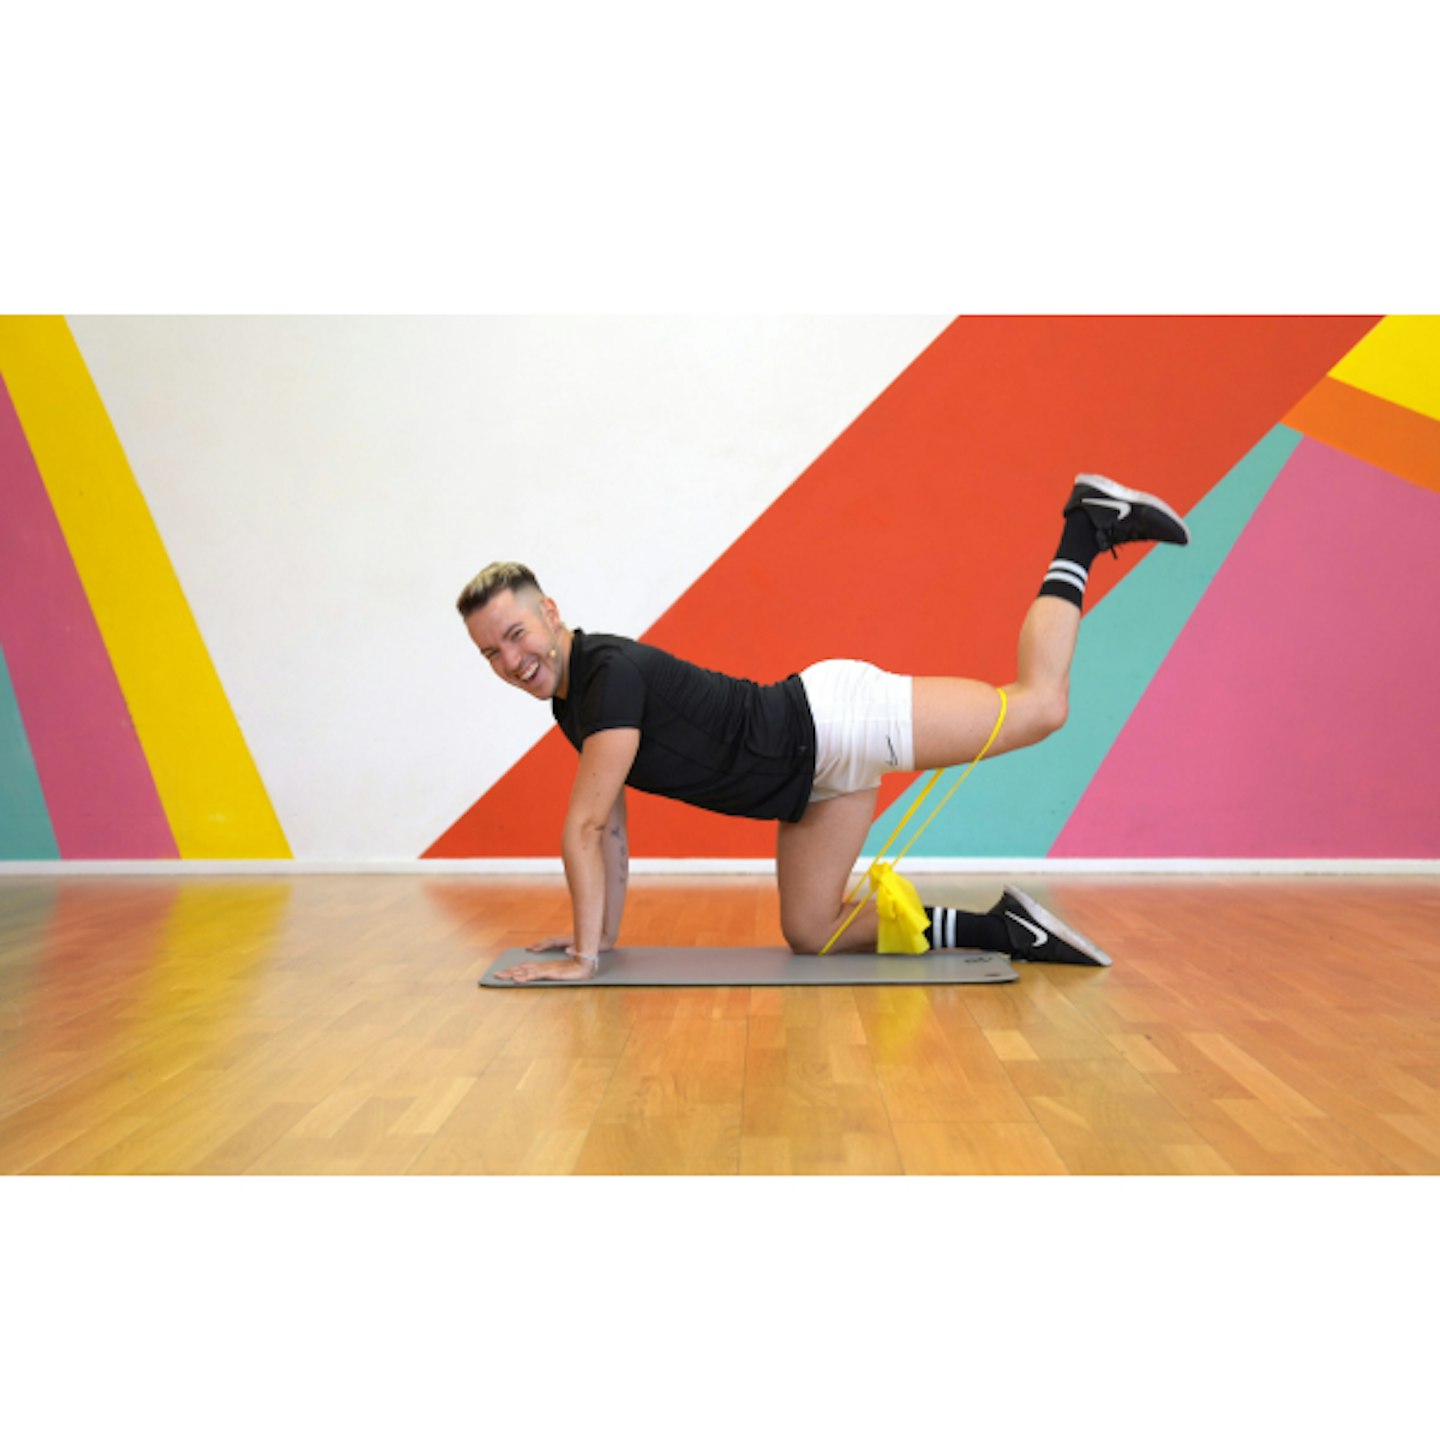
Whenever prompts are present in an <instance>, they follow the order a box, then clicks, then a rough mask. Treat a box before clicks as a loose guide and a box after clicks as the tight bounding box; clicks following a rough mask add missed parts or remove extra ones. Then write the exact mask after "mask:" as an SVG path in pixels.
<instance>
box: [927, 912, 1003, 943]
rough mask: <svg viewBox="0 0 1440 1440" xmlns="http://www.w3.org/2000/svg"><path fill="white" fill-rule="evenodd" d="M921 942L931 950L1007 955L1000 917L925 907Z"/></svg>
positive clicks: (1001, 917) (1001, 916) (1001, 918)
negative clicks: (924, 928)
mask: <svg viewBox="0 0 1440 1440" xmlns="http://www.w3.org/2000/svg"><path fill="white" fill-rule="evenodd" d="M925 918H926V919H927V920H929V922H930V924H929V925H928V926H927V927H926V930H925V938H926V939H927V940H928V941H929V942H930V948H931V949H932V950H1001V951H1003V952H1004V953H1005V954H1007V955H1008V954H1009V953H1010V931H1009V929H1008V928H1007V927H1006V924H1005V917H1004V916H1003V915H976V914H974V913H973V912H972V911H970V910H947V909H946V908H945V907H944V906H943V905H927V906H926V907H925Z"/></svg>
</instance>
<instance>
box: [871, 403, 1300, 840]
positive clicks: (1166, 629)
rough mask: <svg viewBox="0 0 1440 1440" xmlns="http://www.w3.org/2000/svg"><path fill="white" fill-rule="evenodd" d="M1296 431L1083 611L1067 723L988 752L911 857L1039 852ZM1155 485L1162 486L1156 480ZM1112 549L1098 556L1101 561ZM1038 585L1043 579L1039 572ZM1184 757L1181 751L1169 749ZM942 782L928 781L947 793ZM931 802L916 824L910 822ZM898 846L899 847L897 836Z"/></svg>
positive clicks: (889, 816) (1216, 491) (896, 813)
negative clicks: (1024, 744) (1023, 745)
mask: <svg viewBox="0 0 1440 1440" xmlns="http://www.w3.org/2000/svg"><path fill="white" fill-rule="evenodd" d="M1302 438H1303V437H1302V436H1300V435H1299V434H1298V433H1297V432H1295V431H1294V430H1290V429H1288V428H1286V427H1285V426H1283V425H1277V426H1276V427H1275V428H1274V429H1273V430H1271V431H1270V432H1269V434H1267V435H1266V436H1265V438H1264V439H1263V440H1261V441H1260V443H1259V444H1258V445H1256V446H1255V448H1254V449H1253V450H1251V451H1250V453H1249V454H1248V455H1246V456H1245V458H1244V459H1243V460H1241V461H1240V463H1239V464H1238V465H1236V466H1235V468H1234V469H1233V470H1231V471H1230V473H1229V474H1228V475H1226V476H1225V478H1224V479H1223V480H1221V481H1220V482H1219V484H1217V485H1216V486H1215V487H1214V488H1213V489H1212V490H1211V491H1210V493H1209V494H1208V495H1206V497H1205V498H1204V499H1203V500H1202V501H1201V502H1200V503H1199V504H1198V505H1196V506H1195V508H1194V509H1193V510H1191V512H1190V514H1189V515H1188V516H1187V517H1186V518H1187V521H1188V523H1189V525H1190V533H1191V539H1190V544H1189V545H1188V546H1187V547H1186V548H1185V549H1183V550H1176V549H1173V548H1172V547H1170V546H1164V545H1162V546H1157V547H1156V548H1155V549H1154V550H1153V551H1152V552H1151V553H1150V554H1149V555H1147V556H1146V557H1145V559H1144V560H1142V561H1141V562H1140V564H1138V565H1137V566H1136V567H1135V568H1134V570H1132V571H1131V572H1130V574H1129V575H1128V576H1127V577H1126V578H1125V580H1124V581H1123V582H1122V583H1121V584H1120V585H1118V586H1117V587H1116V588H1115V589H1114V590H1112V591H1111V592H1110V593H1109V594H1108V595H1106V596H1105V597H1104V598H1103V600H1101V601H1100V602H1099V603H1098V604H1097V605H1096V606H1095V608H1094V609H1093V610H1092V611H1090V612H1088V613H1087V614H1086V617H1085V622H1084V624H1083V625H1082V626H1081V627H1080V644H1079V648H1078V650H1077V652H1076V656H1075V663H1074V665H1073V667H1072V669H1071V672H1070V722H1069V724H1067V725H1066V726H1065V728H1064V729H1063V730H1061V731H1060V733H1059V734H1058V735H1054V736H1052V737H1051V738H1050V739H1049V740H1046V741H1045V742H1044V743H1043V744H1041V745H1036V746H1032V747H1031V748H1030V749H1028V750H1017V751H1014V752H1013V753H1012V754H1009V755H1002V756H1000V757H999V758H998V759H995V760H987V761H985V762H984V763H983V764H981V765H979V766H977V767H976V769H975V771H974V773H973V774H972V775H971V776H970V778H969V779H968V780H967V781H966V782H965V784H964V785H963V786H961V787H960V789H959V790H957V791H956V792H955V798H954V799H953V800H952V801H951V802H950V804H949V805H947V806H946V807H945V809H944V810H943V811H942V812H941V813H940V815H939V816H938V817H937V818H936V820H935V823H934V824H933V825H931V826H930V828H929V829H928V830H926V832H925V834H924V835H923V836H922V837H921V838H920V840H919V842H918V843H917V844H916V846H915V848H914V849H913V850H912V851H911V852H910V853H911V854H912V855H930V856H948V855H955V856H989V857H997V856H998V857H1007V858H1008V857H1011V856H1016V857H1024V856H1033V857H1039V856H1044V855H1047V854H1048V853H1049V851H1050V848H1051V846H1053V845H1054V843H1055V841H1056V839H1057V838H1058V836H1059V834H1060V832H1061V830H1063V829H1064V828H1065V823H1066V821H1068V820H1069V818H1070V813H1071V811H1072V810H1074V808H1075V806H1076V805H1077V804H1078V803H1079V802H1080V798H1081V796H1082V795H1084V793H1085V791H1086V790H1087V789H1088V788H1089V786H1090V783H1091V781H1092V780H1093V779H1094V778H1095V774H1096V772H1097V771H1098V770H1099V768H1100V766H1101V764H1102V763H1103V761H1104V759H1105V756H1106V755H1107V754H1108V752H1109V750H1110V747H1111V746H1112V745H1113V744H1114V743H1115V740H1116V738H1117V737H1118V736H1119V734H1120V732H1121V730H1123V729H1124V728H1125V725H1126V723H1127V722H1128V721H1129V719H1130V716H1131V714H1132V712H1133V711H1134V709H1135V706H1136V705H1137V704H1139V702H1140V697H1141V696H1142V695H1143V694H1144V693H1145V691H1146V689H1147V687H1148V686H1149V684H1150V682H1151V681H1152V680H1153V679H1154V678H1155V675H1156V673H1157V672H1158V671H1159V669H1160V666H1161V665H1162V664H1163V663H1164V661H1165V657H1166V656H1167V655H1168V654H1169V653H1170V648H1171V646H1172V645H1174V643H1175V641H1176V639H1177V638H1178V637H1179V635H1180V632H1181V631H1182V630H1183V629H1184V628H1185V626H1186V624H1187V623H1188V622H1189V619H1190V616H1191V615H1192V614H1193V612H1194V610H1195V607H1196V605H1198V604H1199V603H1200V600H1201V597H1202V596H1203V595H1204V594H1205V591H1206V590H1207V589H1208V588H1209V587H1210V583H1211V582H1212V581H1213V580H1214V578H1215V576H1216V575H1217V574H1218V573H1219V571H1220V567H1221V566H1222V565H1223V564H1224V563H1225V560H1226V558H1227V557H1228V555H1229V554H1230V550H1231V547H1232V546H1233V545H1234V544H1235V542H1236V540H1237V539H1239V537H1240V532H1241V531H1242V530H1244V528H1245V526H1246V525H1247V524H1249V522H1250V517H1251V516H1252V515H1253V514H1254V513H1255V509H1256V507H1257V506H1258V505H1259V504H1260V502H1261V500H1263V499H1264V498H1265V495H1266V492H1267V491H1268V490H1269V489H1270V486H1271V485H1272V484H1273V483H1274V480H1275V477H1276V476H1277V475H1279V473H1280V471H1281V470H1282V469H1283V468H1284V466H1285V463H1286V462H1287V461H1288V460H1289V459H1290V456H1291V455H1292V454H1293V453H1294V451H1295V449H1296V447H1297V446H1298V445H1299V444H1300V441H1301V439H1302ZM1158 488H1159V489H1160V490H1161V491H1162V492H1163V489H1164V486H1163V485H1160V486H1159V487H1158ZM1107 558H1108V557H1106V556H1104V555H1102V556H1101V557H1100V558H1099V560H1097V561H1096V564H1097V565H1104V564H1105V563H1106V560H1107ZM1035 585H1036V589H1037V591H1038V589H1039V585H1040V577H1039V576H1038V575H1037V576H1036V580H1035ZM1176 763H1177V764H1178V763H1185V761H1184V757H1177V762H1176ZM926 778H928V777H927V776H921V777H920V778H919V779H917V780H916V781H915V782H914V783H913V784H912V785H910V786H909V787H908V788H907V789H906V791H905V793H904V794H903V795H902V796H901V797H900V798H899V799H898V800H897V801H896V802H895V803H894V804H893V805H891V806H889V807H888V808H887V809H886V810H885V811H884V812H883V813H882V814H881V816H880V817H879V819H878V820H877V821H876V822H875V824H874V825H873V826H872V827H871V829H870V834H869V836H868V837H867V839H866V843H865V853H866V854H867V855H871V854H874V853H875V847H877V846H879V845H881V844H883V843H884V841H885V839H886V837H887V836H888V835H889V833H890V830H891V828H892V827H893V826H894V825H896V824H897V823H898V822H899V819H900V817H901V815H903V814H904V813H905V807H906V806H907V805H909V804H910V802H911V801H912V800H913V799H914V798H915V795H916V793H918V791H919V789H920V787H921V785H923V784H924V782H925V780H926ZM947 783H948V782H947V781H942V782H941V784H940V785H939V786H937V787H936V791H935V793H936V794H941V793H943V792H944V789H945V786H946V784H947ZM928 813H929V811H928V808H926V809H922V811H921V813H920V814H919V815H918V816H917V817H916V820H915V821H913V822H912V825H913V824H915V823H918V822H919V821H920V820H922V819H923V818H924V816H925V815H926V814H928ZM900 844H901V845H903V844H904V838H903V837H902V838H901V841H900Z"/></svg>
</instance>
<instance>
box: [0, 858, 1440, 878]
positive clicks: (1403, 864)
mask: <svg viewBox="0 0 1440 1440" xmlns="http://www.w3.org/2000/svg"><path fill="white" fill-rule="evenodd" d="M871 859H873V857H872V856H862V857H861V859H860V865H861V867H863V866H865V865H868V864H869V863H870V860H871ZM900 868H901V870H902V871H903V872H904V873H905V874H908V875H1430V876H1440V858H1436V859H1427V860H1416V859H1395V860H1371V859H1354V860H1345V859H1307V858H1298V859H1285V860H1274V859H1264V860H1253V859H1252V860H1246V859H1223V860H1215V859H1208V858H1206V859H1184V858H1167V859H1135V858H1133V857H1122V858H1119V859H1112V860H1057V859H1049V858H1047V857H1043V856H1040V857H1037V856H1033V855H1027V856H1020V857H1016V858H1010V859H1006V858H1000V857H989V856H986V857H975V856H964V857H959V856H954V857H946V856H924V857H915V856H907V857H906V858H905V860H904V862H903V863H902V865H901V867H900ZM630 872H631V874H633V875H772V874H774V872H775V862H774V860H773V859H741V860H734V859H731V860H725V859H720V860H715V859H675V860H653V859H636V860H632V861H631V862H630ZM563 873H564V870H563V867H562V866H561V863H560V860H559V858H558V857H557V856H537V857H534V858H531V859H489V860H3V861H0V877H3V876H19V875H24V876H69V875H156V876H158V875H172V876H184V875H197V876H198V875H561V874H563Z"/></svg>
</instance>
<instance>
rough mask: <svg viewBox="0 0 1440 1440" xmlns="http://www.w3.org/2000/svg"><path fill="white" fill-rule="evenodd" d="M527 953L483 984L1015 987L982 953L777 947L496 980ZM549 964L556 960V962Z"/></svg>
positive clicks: (516, 953) (1000, 959)
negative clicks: (580, 975) (580, 973)
mask: <svg viewBox="0 0 1440 1440" xmlns="http://www.w3.org/2000/svg"><path fill="white" fill-rule="evenodd" d="M545 958H547V957H546V956H542V955H532V954H530V952H529V951H528V950H507V951H506V952H505V953H504V954H503V955H502V956H501V957H500V958H499V959H498V960H497V961H496V962H495V963H494V964H493V965H492V966H491V967H490V968H489V969H488V970H487V971H486V972H485V974H484V976H483V977H482V978H481V980H480V983H481V984H482V985H484V986H486V987H487V988H489V989H494V990H531V989H536V988H540V989H560V988H564V987H569V988H572V989H573V988H575V987H576V986H580V985H980V984H987V983H989V984H995V983H998V982H1002V981H1005V980H1018V979H1019V978H1020V977H1019V976H1018V975H1016V973H1015V971H1014V970H1013V969H1012V968H1011V965H1010V961H1009V960H1008V959H1007V958H1006V957H1005V956H1004V955H992V954H990V953H988V952H987V951H983V950H932V951H931V952H930V953H929V954H926V955H825V956H820V955H794V954H792V953H791V952H790V951H789V950H785V949H782V948H780V947H779V946H775V947H771V948H762V947H755V946H752V947H748V948H743V949H742V948H739V947H735V946H714V945H712V946H688V947H687V946H679V945H676V946H672V947H666V948H660V947H646V946H643V945H637V946H632V947H622V948H620V949H618V950H612V951H610V953H609V954H608V955H604V956H602V957H601V960H600V973H599V974H598V975H596V976H595V977H594V978H593V979H590V980H530V981H527V982H526V983H525V984H523V985H517V984H516V983H515V982H514V981H513V980H497V979H496V978H495V972H496V971H497V970H508V969H509V968H510V967H511V966H512V965H519V964H522V963H523V962H524V961H526V960H541V959H545ZM548 958H551V959H555V958H558V957H556V956H549V957H548Z"/></svg>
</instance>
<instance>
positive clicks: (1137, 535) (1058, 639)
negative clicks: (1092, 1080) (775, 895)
mask: <svg viewBox="0 0 1440 1440" xmlns="http://www.w3.org/2000/svg"><path fill="white" fill-rule="evenodd" d="M1065 518H1066V530H1065V533H1064V534H1063V535H1062V537H1061V548H1060V551H1059V553H1057V555H1056V557H1055V560H1054V561H1053V562H1052V564H1051V566H1050V569H1049V571H1048V572H1047V574H1046V576H1045V583H1044V585H1043V586H1042V593H1041V594H1040V595H1039V596H1038V597H1037V598H1036V599H1035V601H1034V602H1033V603H1032V604H1031V606H1030V609H1029V611H1028V612H1027V614H1026V616H1025V621H1024V624H1023V625H1022V626H1021V628H1020V641H1019V646H1018V654H1017V657H1016V665H1015V679H1014V680H1013V681H1012V682H1011V683H1010V684H1008V685H1006V686H1005V696H1006V702H1007V703H1006V714H1005V722H1004V725H1003V726H1002V727H1001V730H1000V733H999V735H998V736H997V737H996V740H995V743H994V745H993V746H992V747H991V749H990V750H989V751H988V752H987V753H988V754H990V755H1003V754H1005V753H1007V752H1008V751H1012V750H1019V749H1022V748H1023V747H1025V746H1028V745H1035V744H1038V743H1039V742H1040V741H1041V740H1044V739H1046V738H1047V737H1048V736H1050V735H1053V734H1054V733H1055V732H1056V731H1057V730H1059V729H1060V728H1061V726H1063V725H1064V724H1065V721H1066V719H1067V718H1068V716H1069V709H1070V665H1071V662H1072V660H1073V659H1074V656H1075V644H1076V640H1077V638H1078V636H1079V630H1080V613H1081V605H1082V603H1083V599H1084V594H1085V586H1086V581H1087V579H1088V568H1089V564H1090V561H1091V560H1093V558H1094V557H1095V555H1096V554H1098V552H1099V551H1101V550H1106V549H1114V548H1115V547H1116V546H1118V545H1125V544H1130V543H1132V542H1134V541H1159V542H1160V543H1163V544H1172V545H1185V544H1188V543H1189V540H1190V532H1189V529H1188V527H1187V526H1186V525H1185V522H1184V521H1183V520H1182V519H1181V518H1180V517H1179V515H1177V514H1176V513H1175V512H1174V511H1173V510H1171V509H1170V507H1169V506H1168V505H1166V504H1165V503H1164V501H1162V500H1159V499H1157V498H1156V497H1155V496H1153V495H1146V494H1144V493H1143V492H1140V491H1136V490H1129V489H1126V487H1124V486H1123V485H1118V484H1116V482H1115V481H1113V480H1107V479H1106V478H1105V477H1104V476H1099V475H1080V476H1077V477H1076V482H1075V486H1074V488H1073V490H1072V491H1071V495H1070V500H1069V502H1068V503H1067V504H1066V506H1065ZM912 685H913V689H912V692H911V693H912V725H913V736H914V742H915V767H916V769H917V770H934V769H939V768H942V767H944V766H949V765H962V764H968V763H969V762H970V761H971V760H973V759H974V758H975V757H976V756H977V755H978V754H979V753H980V751H981V749H982V748H983V747H984V745H985V742H986V740H987V739H988V738H989V736H990V733H991V731H992V730H993V729H994V726H995V721H996V719H997V718H998V716H999V714H1000V697H999V695H998V694H997V693H996V689H995V687H994V686H992V685H988V684H986V683H985V682H983V681H979V680H966V679H960V678H952V677H948V676H940V677H930V676H926V677H920V678H917V679H915V680H914V681H913V682H912ZM877 796H878V791H874V790H871V791H865V792H863V793H862V794H859V795H847V796H840V797H838V798H836V799H833V800H825V801H821V802H819V803H818V804H812V805H811V806H810V807H809V809H808V810H807V811H806V812H805V814H804V816H803V817H802V818H801V820H800V822H799V823H798V824H795V825H785V824H782V825H781V826H780V836H779V840H778V842H777V847H776V870H777V878H778V880H779V885H780V911H781V922H782V925H783V927H784V930H785V937H786V939H787V941H789V943H790V945H791V947H792V948H793V949H794V950H796V951H797V952H798V953H801V954H808V953H813V952H814V951H816V950H818V949H820V948H821V947H822V946H823V945H824V944H825V943H826V941H827V940H828V939H829V938H830V936H831V935H833V934H834V933H835V931H836V929H837V928H838V927H839V925H840V923H841V921H842V920H843V919H844V918H845V915H846V913H847V907H845V906H844V904H843V899H844V896H845V894H846V892H847V887H848V884H849V881H850V876H851V873H852V872H853V870H854V867H855V862H856V860H857V859H858V858H859V855H860V849H861V846H862V845H863V844H864V843H865V836H866V835H867V834H868V833H869V829H870V825H871V824H872V823H873V820H874V811H875V801H876V798H877ZM878 930H879V925H878V921H877V919H876V916H875V911H874V907H873V906H867V907H866V909H865V910H864V911H862V913H861V914H860V915H858V916H857V917H856V918H855V920H854V921H853V922H852V923H851V924H850V926H849V927H848V929H847V930H846V931H845V934H844V935H843V936H842V937H841V939H840V940H839V941H838V942H837V944H836V946H835V948H836V949H837V950H847V951H863V950H873V949H874V948H875V943H876V940H877V938H878ZM1101 963H1105V962H1101Z"/></svg>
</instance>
